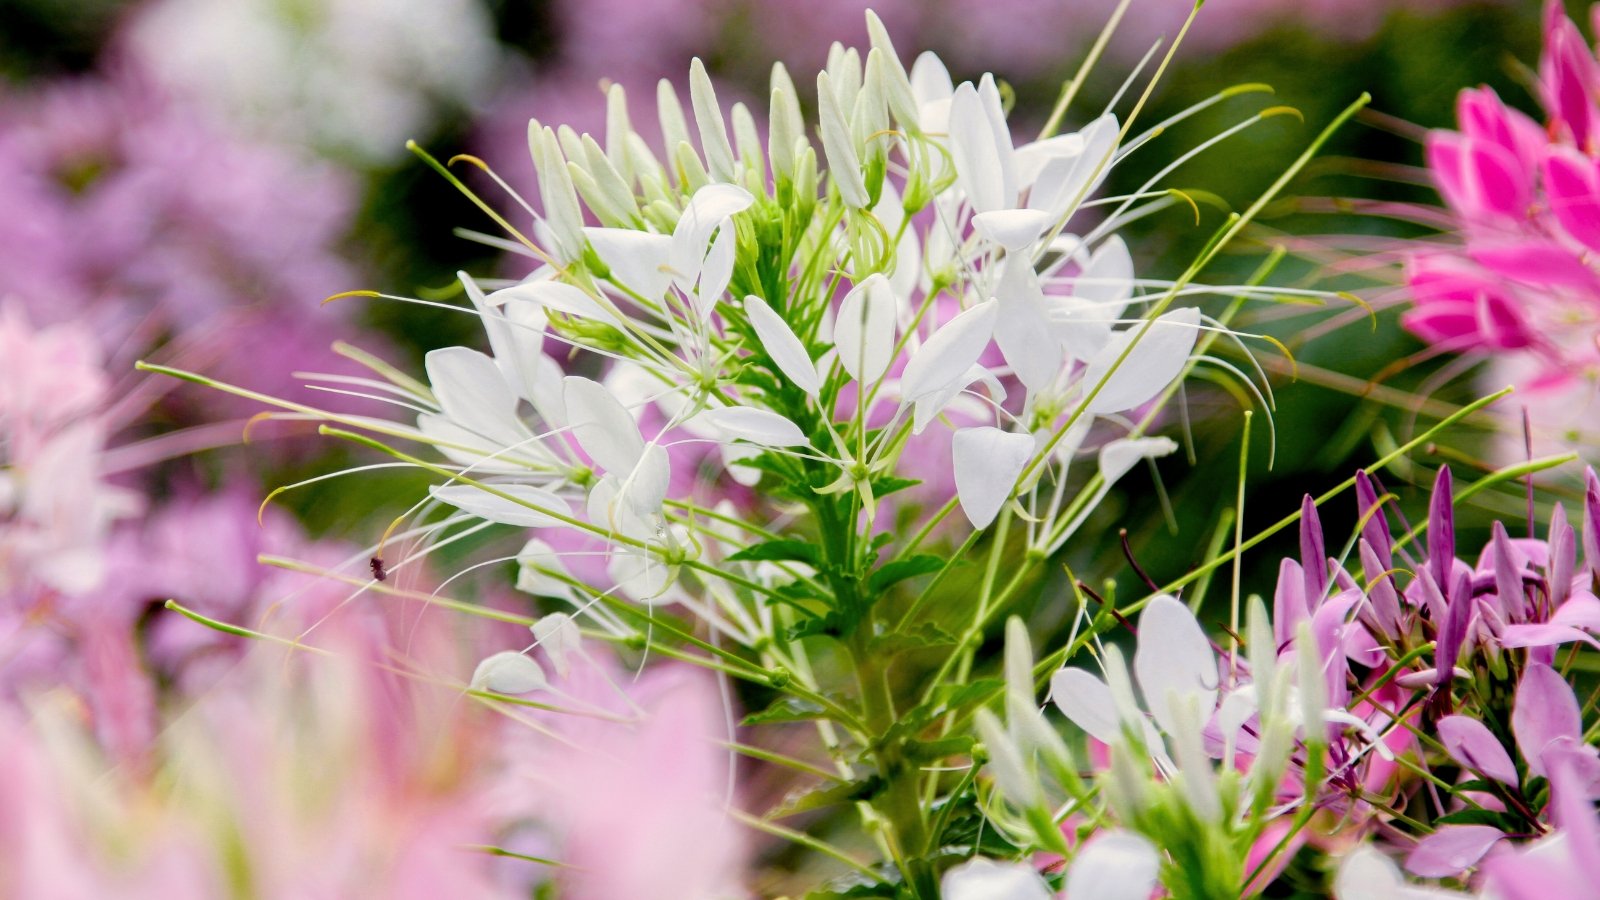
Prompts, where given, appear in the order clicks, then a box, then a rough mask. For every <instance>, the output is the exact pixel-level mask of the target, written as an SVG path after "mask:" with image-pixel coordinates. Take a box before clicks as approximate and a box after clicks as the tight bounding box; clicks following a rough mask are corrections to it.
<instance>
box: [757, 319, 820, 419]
mask: <svg viewBox="0 0 1600 900" xmlns="http://www.w3.org/2000/svg"><path fill="white" fill-rule="evenodd" d="M744 311H745V314H746V315H748V316H749V317H750V325H751V326H752V327H754V328H755V330H756V337H758V338H760V339H761V346H762V348H763V349H765V350H766V351H767V355H768V356H770V357H772V361H773V362H775V363H777V364H778V368H779V369H780V370H782V372H783V374H785V375H787V376H789V380H790V381H792V382H794V385H795V387H797V388H799V389H800V390H802V391H805V392H806V393H807V394H810V395H811V396H813V397H815V396H816V395H817V392H818V391H820V390H822V378H821V377H820V376H818V375H817V367H816V365H814V364H813V363H812V362H811V357H810V356H809V355H808V354H807V353H806V348H805V345H804V344H802V343H800V339H799V338H798V337H795V334H794V331H793V330H792V329H790V328H789V323H788V322H785V321H784V320H783V318H782V317H781V316H779V315H778V314H777V313H775V312H773V311H772V307H770V306H768V305H767V301H765V300H762V299H761V298H760V297H757V296H754V295H751V296H749V297H746V298H744Z"/></svg>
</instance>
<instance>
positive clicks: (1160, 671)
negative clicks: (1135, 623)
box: [1133, 594, 1218, 735]
mask: <svg viewBox="0 0 1600 900" xmlns="http://www.w3.org/2000/svg"><path fill="white" fill-rule="evenodd" d="M1133 671H1134V675H1135V676H1136V677H1137V678H1138V679H1139V688H1140V690H1142V691H1144V699H1145V705H1146V706H1147V707H1148V708H1149V709H1150V713H1151V715H1153V716H1155V719H1156V723H1157V724H1159V725H1160V726H1161V728H1162V730H1164V731H1165V732H1167V733H1168V734H1174V735H1175V734H1177V733H1178V731H1179V725H1180V719H1179V716H1178V715H1177V713H1176V712H1175V710H1176V708H1177V705H1178V704H1181V703H1194V704H1196V706H1197V708H1198V710H1199V714H1198V716H1196V717H1195V718H1196V722H1194V723H1192V724H1194V725H1195V727H1199V726H1200V725H1201V724H1203V723H1204V721H1205V720H1206V719H1209V718H1210V717H1211V712H1212V710H1214V709H1215V708H1216V705H1217V685H1218V675H1217V659H1216V655H1215V654H1213V653H1212V652H1211V642H1210V641H1208V640H1207V639H1206V633H1205V631H1204V630H1202V629H1201V628H1200V623H1199V622H1198V621H1197V620H1196V619H1195V617H1194V613H1192V612H1190V611H1189V607H1187V606H1185V605H1183V604H1182V603H1180V602H1178V600H1177V599H1175V598H1173V597H1171V596H1169V595H1167V594H1161V595H1160V596H1157V597H1156V598H1155V599H1154V600H1152V601H1150V605H1149V606H1147V607H1145V610H1144V612H1143V613H1142V614H1141V615H1140V616H1139V648H1138V650H1136V651H1135V652H1134V654H1133Z"/></svg>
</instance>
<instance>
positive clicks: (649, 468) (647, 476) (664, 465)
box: [622, 444, 672, 516]
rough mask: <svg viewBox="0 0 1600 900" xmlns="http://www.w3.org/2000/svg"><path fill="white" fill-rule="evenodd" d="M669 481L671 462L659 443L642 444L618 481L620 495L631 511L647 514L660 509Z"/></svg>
mask: <svg viewBox="0 0 1600 900" xmlns="http://www.w3.org/2000/svg"><path fill="white" fill-rule="evenodd" d="M671 481H672V463H671V461H670V458H669V457H668V456H667V450H666V448H665V447H662V446H661V445H660V444H650V445H649V446H647V447H645V450H644V454H643V455H641V456H640V457H639V464H638V465H637V466H635V467H634V469H633V472H632V474H630V475H629V476H628V477H627V479H626V480H625V481H624V482H623V485H622V497H623V498H624V499H625V500H626V501H627V503H628V506H629V507H630V508H631V509H632V510H633V513H634V514H635V515H640V516H648V515H653V514H657V513H660V512H661V504H662V503H664V502H665V501H666V499H667V487H668V485H669V484H670V483H671Z"/></svg>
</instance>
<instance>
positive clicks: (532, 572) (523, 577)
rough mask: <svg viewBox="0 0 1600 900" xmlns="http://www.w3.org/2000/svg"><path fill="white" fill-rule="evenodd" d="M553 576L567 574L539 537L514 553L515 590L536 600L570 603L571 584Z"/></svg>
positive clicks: (548, 546) (563, 566) (552, 549)
mask: <svg viewBox="0 0 1600 900" xmlns="http://www.w3.org/2000/svg"><path fill="white" fill-rule="evenodd" d="M556 575H564V576H565V575H569V573H568V572H567V566H566V564H565V563H564V562H562V560H561V554H559V553H557V552H556V551H555V549H554V548H552V547H551V546H550V545H549V544H548V543H546V542H544V541H542V540H540V539H538V538H531V539H529V541H528V542H527V543H526V544H523V545H522V550H521V551H519V552H518V553H517V590H519V591H522V592H524V593H528V594H533V595H535V596H538V597H559V598H561V599H563V600H568V601H571V600H573V599H574V597H575V594H574V591H573V588H572V585H570V584H568V583H567V582H565V581H562V580H561V579H560V578H557V577H555V576H556Z"/></svg>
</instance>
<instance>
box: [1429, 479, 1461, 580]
mask: <svg viewBox="0 0 1600 900" xmlns="http://www.w3.org/2000/svg"><path fill="white" fill-rule="evenodd" d="M1454 504H1455V499H1454V497H1453V495H1452V493H1451V488H1450V467H1449V466H1444V467H1442V468H1440V469H1439V477H1438V478H1437V479H1435V480H1434V482H1433V501H1432V502H1431V503H1430V504H1429V505H1428V571H1429V573H1430V574H1431V575H1433V583H1434V584H1435V585H1437V586H1438V588H1439V590H1441V591H1445V592H1446V593H1445V597H1446V598H1447V599H1448V598H1449V593H1448V591H1449V590H1450V587H1451V585H1450V568H1451V563H1453V562H1454V561H1455V558H1456V517H1455V508H1454Z"/></svg>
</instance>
